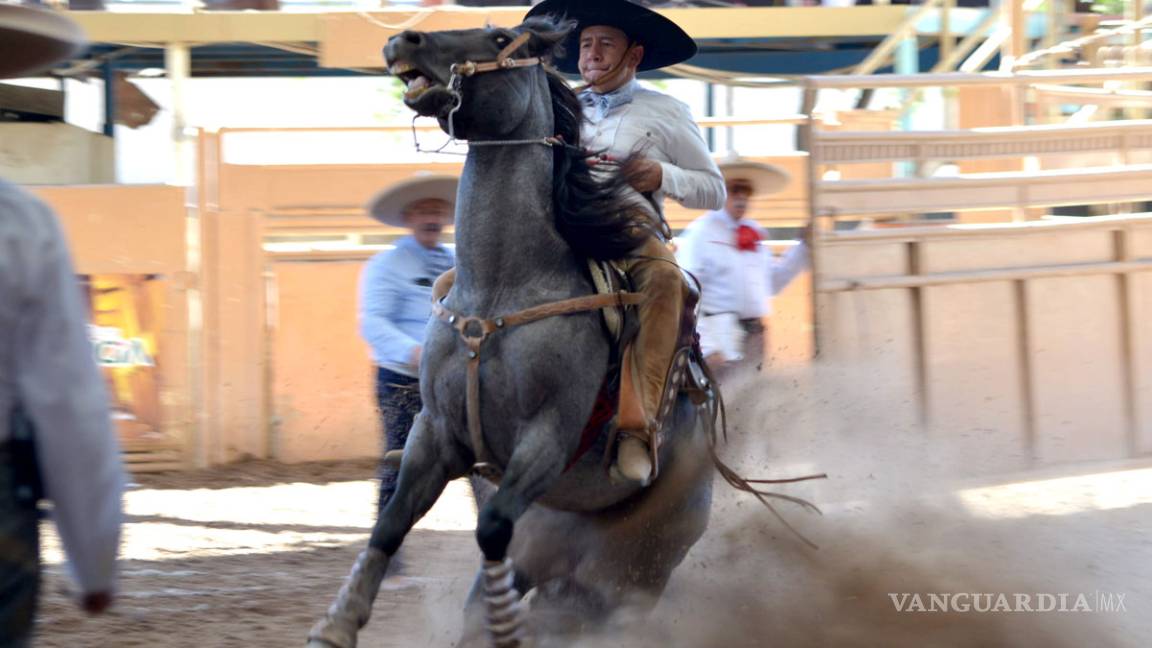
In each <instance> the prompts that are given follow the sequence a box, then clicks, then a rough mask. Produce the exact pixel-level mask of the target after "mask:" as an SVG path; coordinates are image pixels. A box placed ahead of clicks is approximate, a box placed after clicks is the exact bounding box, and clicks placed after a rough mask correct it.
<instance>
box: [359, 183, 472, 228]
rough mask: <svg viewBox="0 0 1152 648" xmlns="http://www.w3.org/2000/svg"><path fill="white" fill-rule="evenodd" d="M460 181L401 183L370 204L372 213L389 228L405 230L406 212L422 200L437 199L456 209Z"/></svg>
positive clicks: (369, 208) (372, 200) (383, 192)
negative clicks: (413, 204)
mask: <svg viewBox="0 0 1152 648" xmlns="http://www.w3.org/2000/svg"><path fill="white" fill-rule="evenodd" d="M459 184H460V179H459V178H457V177H456V176H450V175H432V174H426V175H418V176H416V177H414V178H411V179H409V180H405V181H403V182H398V183H396V184H394V185H392V186H391V187H388V188H387V189H385V190H383V191H381V192H380V193H378V194H376V195H375V196H373V197H372V199H371V200H370V201H368V207H367V209H368V213H369V214H371V215H372V218H375V219H376V220H378V221H380V222H381V223H384V224H385V225H395V226H397V227H404V208H406V207H407V206H408V205H411V204H412V203H414V202H417V201H419V200H426V199H429V198H433V199H436V200H443V201H445V202H447V203H448V204H449V205H451V206H452V207H451V208H452V209H455V206H456V186H457V185H459Z"/></svg>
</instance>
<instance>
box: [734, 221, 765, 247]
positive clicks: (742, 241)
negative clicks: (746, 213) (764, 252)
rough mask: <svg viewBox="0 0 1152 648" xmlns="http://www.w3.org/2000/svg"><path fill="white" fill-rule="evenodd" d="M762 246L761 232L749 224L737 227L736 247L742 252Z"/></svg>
mask: <svg viewBox="0 0 1152 648" xmlns="http://www.w3.org/2000/svg"><path fill="white" fill-rule="evenodd" d="M759 246H760V232H757V231H756V228H754V227H749V226H748V225H741V226H740V227H738V228H736V249H738V250H740V251H741V252H755V251H756V250H757V248H759Z"/></svg>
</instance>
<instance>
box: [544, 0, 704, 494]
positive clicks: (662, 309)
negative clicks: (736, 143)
mask: <svg viewBox="0 0 1152 648" xmlns="http://www.w3.org/2000/svg"><path fill="white" fill-rule="evenodd" d="M543 15H552V16H555V17H558V18H566V19H570V20H575V21H576V23H577V24H576V28H575V29H573V30H572V31H571V33H570V34H569V36H568V38H567V40H566V41H565V43H564V46H563V53H562V54H560V55H558V56H555V57H554V58H553V61H552V62H553V64H554V65H555V66H556V67H557V69H559V70H560V71H561V72H566V73H569V74H575V73H579V74H580V76H581V78H582V79H583V80H584V83H585V84H586V85H585V86H584V88H583V90H582V91H581V93H580V99H581V101H582V102H583V103H584V117H585V123H584V127H583V129H582V132H581V138H582V140H583V144H584V146H585V147H586V148H587V149H588V150H589V153H590V155H591V156H592V157H590V163H592V164H595V165H597V166H600V165H603V166H604V167H608V168H611V167H613V166H615V165H620V164H623V165H624V166H623V168H622V169H621V171H622V172H623V173H624V174H625V176H626V177H628V178H629V183H630V184H631V187H632V189H634V190H635V191H636V192H637V198H638V199H640V202H641V204H642V205H644V206H646V208H647V209H648V210H649V212H650V214H651V216H652V220H653V230H654V231H656V232H659V234H657V235H653V236H652V237H651V238H650V239H649V240H648V242H647V243H646V244H644V245H642V246H640V247H639V248H637V249H636V250H635V251H634V252H633V253H632V254H631V255H630V256H629V258H628V259H626V260H625V265H626V269H627V270H628V272H629V274H630V275H631V276H632V280H633V282H634V283H635V285H636V289H637V290H639V291H640V292H642V293H644V294H645V295H646V296H647V299H646V300H645V301H644V303H643V304H641V306H640V312H639V315H640V332H639V335H638V336H637V338H636V342H635V343H634V344H633V347H632V353H631V354H627V355H626V357H625V358H624V366H625V370H626V371H628V372H629V374H631V375H637V376H638V377H639V381H638V382H639V386H640V387H641V389H642V391H643V393H642V394H639V396H640V398H639V403H640V404H641V406H642V409H643V411H621V412H620V413H619V420H618V425H619V428H620V438H621V441H620V444H619V448H618V451H617V457H616V462H615V464H614V466H613V471H612V472H613V474H614V475H615V476H617V477H618V478H623V479H626V480H631V481H635V482H639V483H647V482H648V480H649V479H650V478H651V476H652V474H653V469H654V466H655V450H656V447H655V444H654V443H653V438H652V437H653V432H654V418H655V414H656V412H658V411H659V408H660V404H661V403H660V401H661V397H662V396H663V395H664V390H665V381H666V379H667V375H668V369H669V365H670V364H671V362H672V355H673V353H675V351H676V344H677V342H678V340H677V337H678V334H679V326H680V314H681V310H682V308H683V305H684V295H685V290H686V285H685V283H684V279H683V276H682V274H681V272H680V268H679V267H678V266H677V265H676V260H675V257H674V256H673V255H672V252H671V251H670V250H669V248H668V245H667V243H668V242H667V239H668V238H669V237H670V232H669V231H668V227H667V225H666V223H665V222H664V218H663V214H662V208H663V201H664V198H665V196H667V197H669V198H672V199H673V200H675V201H677V202H678V203H680V204H682V205H684V206H685V207H688V208H689V209H719V208H720V207H722V206H723V204H724V181H723V178H722V177H721V175H720V172H719V170H717V168H716V163H715V162H713V160H712V155H711V153H710V152H709V150H708V145H707V144H706V143H705V142H704V138H703V137H702V136H701V134H700V129H699V128H698V127H697V126H696V123H695V121H694V120H693V119H692V114H691V112H690V111H689V110H688V107H687V106H685V105H684V104H683V103H681V102H680V101H678V100H676V99H674V98H672V97H670V96H668V95H666V94H663V93H660V92H656V91H654V90H649V89H647V88H643V87H641V86H640V85H639V84H638V83H637V81H636V73H637V72H641V71H645V70H655V69H659V68H662V67H667V66H669V65H675V64H677V63H681V62H683V61H686V60H688V59H689V58H691V57H692V56H694V55H695V54H696V43H695V41H693V40H692V38H691V37H690V36H689V35H688V34H686V33H685V32H684V30H683V29H681V28H680V27H679V26H678V25H677V24H676V23H674V22H672V21H671V20H669V19H667V18H665V17H664V16H662V15H660V14H659V13H656V12H655V11H652V10H651V9H648V8H646V7H642V6H640V5H638V4H635V3H633V2H628V1H627V0H544V2H541V3H540V4H538V5H536V6H535V7H533V8H532V10H531V11H529V13H528V17H532V16H543ZM641 196H642V197H643V198H642V199H641ZM629 374H626V375H629ZM631 382H632V381H627V380H626V381H625V385H628V384H631ZM629 400H631V399H629Z"/></svg>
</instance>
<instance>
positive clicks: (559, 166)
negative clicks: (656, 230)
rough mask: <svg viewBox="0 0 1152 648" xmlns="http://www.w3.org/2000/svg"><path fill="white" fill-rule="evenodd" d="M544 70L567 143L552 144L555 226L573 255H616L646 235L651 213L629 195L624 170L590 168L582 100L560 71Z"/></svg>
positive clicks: (557, 127) (559, 130)
mask: <svg viewBox="0 0 1152 648" xmlns="http://www.w3.org/2000/svg"><path fill="white" fill-rule="evenodd" d="M546 75H547V77H548V90H549V92H550V94H551V96H552V114H553V118H554V121H555V130H556V135H558V136H560V137H561V138H562V139H563V141H564V143H565V144H566V146H554V147H552V207H553V213H554V217H555V222H556V229H557V230H558V231H559V232H560V236H561V237H563V238H564V240H565V241H566V242H567V243H568V245H569V246H571V247H572V251H573V252H575V253H576V254H577V255H580V256H583V257H586V258H592V259H619V258H621V257H623V256H626V255H627V254H628V253H629V252H631V251H632V250H634V249H635V248H637V247H638V246H639V245H640V244H642V243H643V242H644V241H645V240H646V239H647V238H648V236H650V234H651V232H652V231H653V224H652V219H651V217H650V216H649V215H648V213H647V212H646V211H645V210H644V209H643V208H642V207H640V206H639V205H637V204H636V202H635V196H630V194H631V193H632V192H631V189H629V185H628V177H627V175H626V174H624V173H622V172H612V173H593V172H592V167H591V166H590V165H589V164H588V152H586V151H585V150H584V147H583V146H582V144H581V141H580V124H581V122H582V121H583V119H584V113H583V105H582V104H581V103H580V99H579V97H577V96H576V93H575V92H573V91H572V89H571V88H569V87H568V84H567V83H566V82H565V81H564V79H563V77H561V76H560V75H559V74H557V73H555V72H553V71H551V70H549V71H547V72H546ZM628 159H629V160H630V159H632V158H631V157H629V158H628ZM626 162H627V160H626V161H625V163H622V165H621V168H624V166H625V165H626Z"/></svg>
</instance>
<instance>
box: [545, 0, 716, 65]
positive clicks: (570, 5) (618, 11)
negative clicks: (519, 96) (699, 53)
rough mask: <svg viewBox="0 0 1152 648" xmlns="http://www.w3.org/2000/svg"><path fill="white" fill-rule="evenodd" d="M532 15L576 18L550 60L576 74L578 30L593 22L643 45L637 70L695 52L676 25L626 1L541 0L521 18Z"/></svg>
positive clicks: (670, 62)
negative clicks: (559, 51)
mask: <svg viewBox="0 0 1152 648" xmlns="http://www.w3.org/2000/svg"><path fill="white" fill-rule="evenodd" d="M536 16H554V17H556V18H567V19H569V20H575V21H576V28H575V29H573V30H572V33H570V34H568V37H567V38H565V39H564V51H563V53H562V55H561V56H556V57H554V58H553V59H552V63H553V65H555V66H556V69H558V70H560V71H561V72H565V73H568V74H578V73H579V71H580V70H579V68H578V67H577V63H578V62H579V60H580V32H581V31H583V30H584V28H585V27H591V26H594V25H607V26H608V27H615V28H616V29H619V30H620V31H622V32H624V33H625V34H628V37H629V38H631V39H632V40H634V41H636V42H638V43H639V44H641V45H643V46H644V59H643V60H642V61H640V67H639V68H638V69H639V70H640V71H644V70H655V69H658V68H662V67H667V66H669V65H675V64H677V63H683V62H684V61H687V60H688V59H690V58H692V57H693V56H695V55H696V41H694V40H692V37H691V36H689V35H688V34H687V33H686V32H685V31H684V30H683V29H681V28H680V26H679V25H677V24H676V23H674V22H672V21H671V20H669V19H667V18H665V17H664V16H662V15H660V14H658V13H656V12H655V11H652V10H651V9H649V8H647V7H642V6H640V5H638V4H636V3H634V2H629V1H628V0H544V2H541V3H540V4H538V5H536V6H535V7H532V10H531V11H529V12H528V15H527V16H525V17H526V18H532V17H536Z"/></svg>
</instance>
